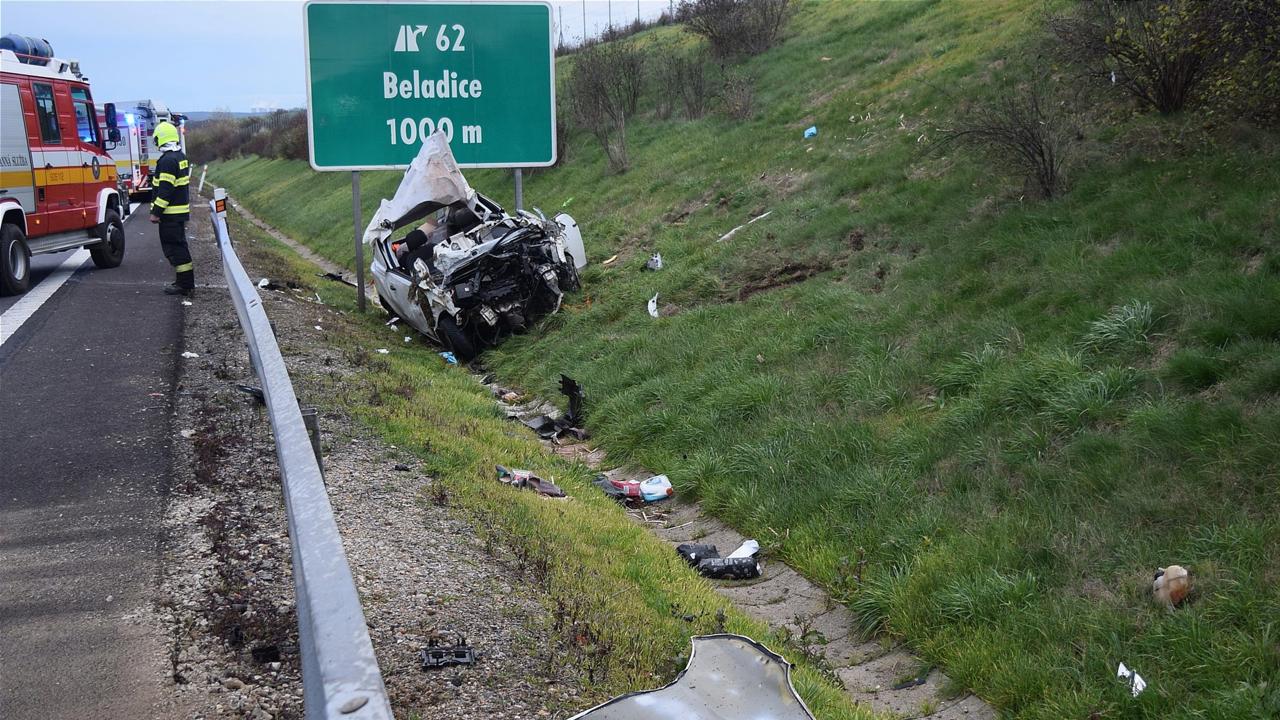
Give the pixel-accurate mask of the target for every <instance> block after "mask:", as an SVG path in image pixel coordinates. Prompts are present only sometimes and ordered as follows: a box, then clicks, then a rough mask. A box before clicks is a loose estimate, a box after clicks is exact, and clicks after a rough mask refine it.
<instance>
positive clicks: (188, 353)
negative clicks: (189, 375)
mask: <svg viewBox="0 0 1280 720" xmlns="http://www.w3.org/2000/svg"><path fill="white" fill-rule="evenodd" d="M182 357H184V358H186V359H188V360H191V359H194V358H198V357H200V356H199V355H197V354H195V353H193V352H191V351H190V350H188V351H186V352H184V353H182Z"/></svg>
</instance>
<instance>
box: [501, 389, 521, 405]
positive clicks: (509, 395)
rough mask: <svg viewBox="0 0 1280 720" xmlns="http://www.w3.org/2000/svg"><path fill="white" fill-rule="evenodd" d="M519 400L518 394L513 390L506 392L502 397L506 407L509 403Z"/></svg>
mask: <svg viewBox="0 0 1280 720" xmlns="http://www.w3.org/2000/svg"><path fill="white" fill-rule="evenodd" d="M519 399H520V393H518V392H516V391H515V390H508V391H507V392H505V393H503V395H502V402H504V403H507V404H508V405H510V404H511V403H513V402H515V401H517V400H519Z"/></svg>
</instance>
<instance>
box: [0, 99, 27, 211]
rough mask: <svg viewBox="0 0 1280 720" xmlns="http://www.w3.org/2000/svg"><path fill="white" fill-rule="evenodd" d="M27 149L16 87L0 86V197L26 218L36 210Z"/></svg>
mask: <svg viewBox="0 0 1280 720" xmlns="http://www.w3.org/2000/svg"><path fill="white" fill-rule="evenodd" d="M33 183H34V180H33V178H32V176H31V147H30V146H29V145H28V144H27V131H26V123H25V122H23V120H22V98H21V96H20V95H19V94H18V86H17V85H12V84H9V83H5V84H3V85H0V198H4V199H13V200H17V201H18V204H20V205H22V210H23V212H25V213H27V214H28V215H30V214H32V213H34V212H35V211H36V191H35V186H34V184H33Z"/></svg>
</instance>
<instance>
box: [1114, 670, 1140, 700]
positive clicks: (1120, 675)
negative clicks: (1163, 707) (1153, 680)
mask: <svg viewBox="0 0 1280 720" xmlns="http://www.w3.org/2000/svg"><path fill="white" fill-rule="evenodd" d="M1116 678H1117V679H1120V680H1124V681H1125V682H1126V683H1128V685H1129V693H1130V694H1131V695H1133V697H1138V695H1139V694H1140V693H1141V692H1142V691H1143V690H1146V689H1147V681H1146V680H1143V679H1142V676H1141V675H1139V674H1138V671H1137V670H1130V669H1129V668H1127V667H1125V664H1124V663H1120V667H1118V668H1116Z"/></svg>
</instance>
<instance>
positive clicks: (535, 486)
mask: <svg viewBox="0 0 1280 720" xmlns="http://www.w3.org/2000/svg"><path fill="white" fill-rule="evenodd" d="M494 469H495V470H497V472H498V481H499V482H502V483H505V484H507V485H511V486H513V487H523V488H529V489H530V490H533V491H534V492H536V493H538V494H539V495H546V496H547V497H564V490H561V489H560V486H558V485H556V484H555V483H553V482H551V481H550V480H543V479H542V478H540V477H538V476H537V475H534V474H533V473H532V472H530V471H528V470H516V469H511V470H508V469H507V468H505V467H502V466H501V465H495V466H494Z"/></svg>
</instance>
